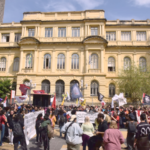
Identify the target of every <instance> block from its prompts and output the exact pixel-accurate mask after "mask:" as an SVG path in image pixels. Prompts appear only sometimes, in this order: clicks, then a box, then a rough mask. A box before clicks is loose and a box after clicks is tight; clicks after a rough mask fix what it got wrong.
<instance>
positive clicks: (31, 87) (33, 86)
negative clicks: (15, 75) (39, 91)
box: [25, 80, 36, 104]
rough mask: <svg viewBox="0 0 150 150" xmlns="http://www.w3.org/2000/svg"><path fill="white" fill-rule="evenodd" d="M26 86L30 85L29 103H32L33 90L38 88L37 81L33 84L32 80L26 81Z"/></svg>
mask: <svg viewBox="0 0 150 150" xmlns="http://www.w3.org/2000/svg"><path fill="white" fill-rule="evenodd" d="M25 84H26V86H28V87H29V88H30V89H29V104H30V103H31V90H32V89H35V88H36V83H34V84H32V80H30V82H28V83H25Z"/></svg>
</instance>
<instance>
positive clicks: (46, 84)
mask: <svg viewBox="0 0 150 150" xmlns="http://www.w3.org/2000/svg"><path fill="white" fill-rule="evenodd" d="M42 90H44V91H45V93H50V82H49V81H48V80H44V81H42Z"/></svg>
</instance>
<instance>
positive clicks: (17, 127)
mask: <svg viewBox="0 0 150 150" xmlns="http://www.w3.org/2000/svg"><path fill="white" fill-rule="evenodd" d="M19 118H20V117H19V115H18V114H17V115H16V116H15V117H14V122H13V126H12V131H13V134H14V139H13V144H14V150H18V144H19V142H20V144H21V146H22V149H23V150H27V145H26V140H25V135H24V132H23V129H24V124H22V122H21V121H20V120H19Z"/></svg>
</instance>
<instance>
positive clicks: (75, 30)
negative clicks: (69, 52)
mask: <svg viewBox="0 0 150 150" xmlns="http://www.w3.org/2000/svg"><path fill="white" fill-rule="evenodd" d="M72 37H80V28H79V27H78V28H75V27H74V28H72Z"/></svg>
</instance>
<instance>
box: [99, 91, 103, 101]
mask: <svg viewBox="0 0 150 150" xmlns="http://www.w3.org/2000/svg"><path fill="white" fill-rule="evenodd" d="M103 98H104V95H102V94H101V93H100V92H98V100H99V101H103Z"/></svg>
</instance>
